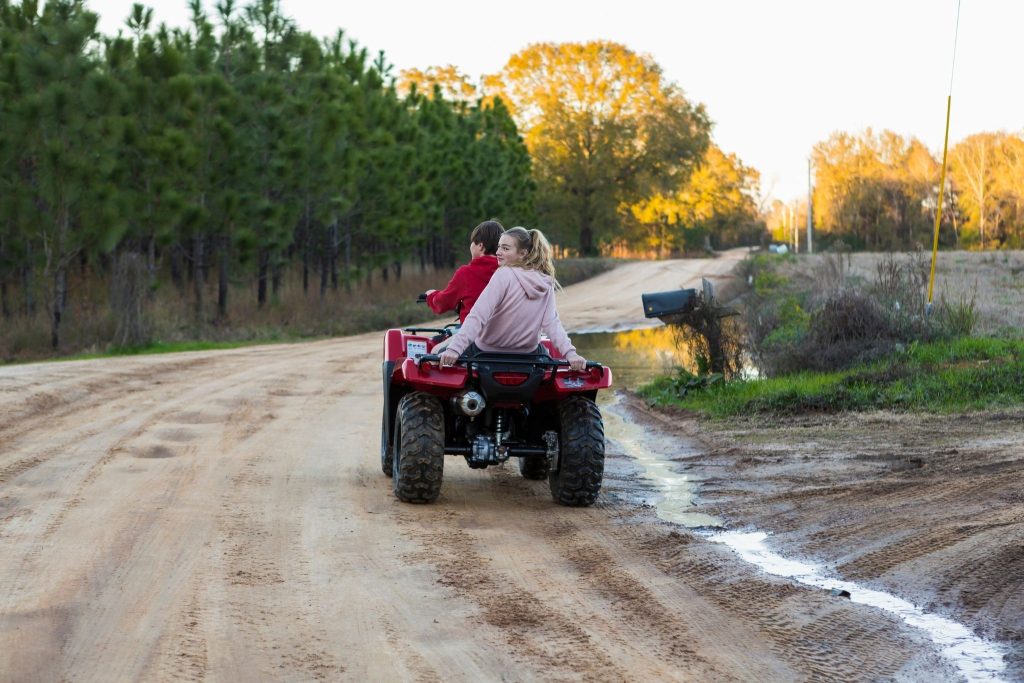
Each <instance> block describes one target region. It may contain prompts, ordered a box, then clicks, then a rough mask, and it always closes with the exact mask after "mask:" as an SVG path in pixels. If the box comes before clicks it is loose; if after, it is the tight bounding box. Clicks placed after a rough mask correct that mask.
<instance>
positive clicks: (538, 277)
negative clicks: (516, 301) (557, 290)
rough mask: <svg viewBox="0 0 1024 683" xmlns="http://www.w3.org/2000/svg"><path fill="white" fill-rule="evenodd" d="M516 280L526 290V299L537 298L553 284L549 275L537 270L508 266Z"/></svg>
mask: <svg viewBox="0 0 1024 683" xmlns="http://www.w3.org/2000/svg"><path fill="white" fill-rule="evenodd" d="M509 270H510V271H512V275H513V276H514V277H515V278H516V281H517V282H518V283H519V285H520V286H521V287H522V288H523V291H524V292H526V298H527V299H539V298H541V297H542V296H544V295H545V294H547V293H548V292H550V291H551V289H552V288H553V287H554V286H555V281H554V279H552V277H551V276H550V275H545V274H544V273H542V272H540V271H539V270H527V269H525V268H516V267H509Z"/></svg>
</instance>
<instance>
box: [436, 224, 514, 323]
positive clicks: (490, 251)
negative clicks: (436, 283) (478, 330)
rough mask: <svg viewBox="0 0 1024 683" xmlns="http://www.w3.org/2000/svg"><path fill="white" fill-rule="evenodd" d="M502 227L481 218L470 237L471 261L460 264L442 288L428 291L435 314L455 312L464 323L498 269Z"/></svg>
mask: <svg viewBox="0 0 1024 683" xmlns="http://www.w3.org/2000/svg"><path fill="white" fill-rule="evenodd" d="M504 231H505V229H504V228H503V227H502V226H501V223H499V222H498V221H495V220H490V221H484V222H483V223H481V224H480V225H478V226H476V227H475V228H473V232H472V234H471V235H470V236H469V253H470V255H471V256H472V257H473V258H472V260H471V261H470V262H469V263H468V264H466V265H464V266H460V267H459V269H458V270H456V271H455V274H454V275H453V276H452V279H451V281H450V282H449V283H448V286H447V287H445V288H444V289H441V290H437V289H430V290H427V305H428V306H430V310H432V311H434V313H438V314H440V313H444V312H445V311H455V312H457V313H458V314H459V322H465V321H466V316H467V315H469V311H470V310H471V309H472V308H473V304H475V303H476V300H477V299H478V298H479V297H480V293H481V292H483V291H484V287H486V286H487V283H488V282H490V281H491V276H492V275H494V271H496V270H497V269H498V259H497V258H496V257H495V254H496V253H497V251H498V240H499V239H500V238H501V234H502V233H503V232H504Z"/></svg>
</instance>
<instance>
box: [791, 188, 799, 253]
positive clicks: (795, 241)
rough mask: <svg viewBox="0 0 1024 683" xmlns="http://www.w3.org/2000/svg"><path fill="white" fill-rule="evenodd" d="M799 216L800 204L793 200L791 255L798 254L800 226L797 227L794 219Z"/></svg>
mask: <svg viewBox="0 0 1024 683" xmlns="http://www.w3.org/2000/svg"><path fill="white" fill-rule="evenodd" d="M799 215H800V204H799V203H797V201H796V200H795V199H794V200H793V253H794V254H799V253H800V226H799V225H797V223H796V219H797V216H799Z"/></svg>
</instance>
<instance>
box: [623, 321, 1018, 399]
mask: <svg viewBox="0 0 1024 683" xmlns="http://www.w3.org/2000/svg"><path fill="white" fill-rule="evenodd" d="M681 377H682V376H680V377H661V378H659V379H657V380H655V381H654V382H652V383H650V384H648V385H646V386H644V387H641V389H640V390H639V393H640V394H641V395H642V396H644V397H646V398H647V399H648V400H650V401H651V402H653V403H654V404H657V405H674V406H679V407H682V408H686V409H689V410H694V411H697V412H699V413H701V414H703V415H706V416H708V417H713V418H725V417H732V416H736V415H748V414H753V413H759V414H799V413H809V412H810V413H821V412H839V411H862V410H875V409H888V410H899V411H926V412H936V413H951V412H957V411H963V410H977V409H985V408H998V407H1007V406H1013V405H1020V404H1024V340H1019V339H991V338H961V339H956V340H953V341H944V342H934V343H930V344H912V345H911V346H910V347H908V348H906V349H904V350H902V351H900V352H898V353H896V354H895V355H893V356H891V357H889V358H887V359H884V360H881V361H877V362H874V363H871V364H869V365H862V366H858V367H854V368H851V369H849V370H845V371H840V372H831V373H808V372H805V373H800V374H796V375H789V376H785V377H777V378H771V379H759V380H741V381H734V382H729V383H725V384H721V383H719V384H713V385H710V386H709V387H707V388H706V389H704V390H701V391H693V390H689V391H685V393H684V395H680V394H681V393H683V392H681V391H680V387H681V386H682V382H681V379H680V378H681ZM683 379H685V378H683Z"/></svg>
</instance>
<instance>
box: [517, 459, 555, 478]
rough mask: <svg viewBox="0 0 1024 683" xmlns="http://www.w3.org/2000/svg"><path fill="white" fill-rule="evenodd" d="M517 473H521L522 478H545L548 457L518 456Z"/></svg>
mask: <svg viewBox="0 0 1024 683" xmlns="http://www.w3.org/2000/svg"><path fill="white" fill-rule="evenodd" d="M519 474H521V475H523V479H547V478H548V459H547V458H546V457H543V458H538V457H536V456H533V457H530V458H519Z"/></svg>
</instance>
